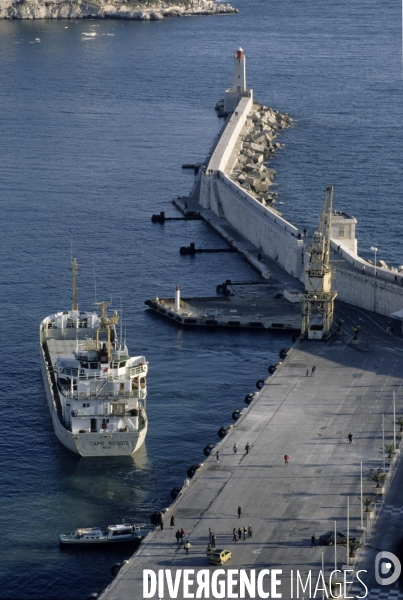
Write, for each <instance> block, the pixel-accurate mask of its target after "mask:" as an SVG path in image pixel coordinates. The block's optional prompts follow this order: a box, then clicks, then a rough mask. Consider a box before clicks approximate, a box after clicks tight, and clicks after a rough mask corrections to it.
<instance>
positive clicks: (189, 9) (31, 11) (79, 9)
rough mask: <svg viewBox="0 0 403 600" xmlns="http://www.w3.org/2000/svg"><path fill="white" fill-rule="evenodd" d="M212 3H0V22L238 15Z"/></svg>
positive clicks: (180, 0)
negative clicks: (3, 20)
mask: <svg viewBox="0 0 403 600" xmlns="http://www.w3.org/2000/svg"><path fill="white" fill-rule="evenodd" d="M238 12H239V11H238V10H237V9H236V8H233V7H232V6H231V5H230V4H216V1H215V0H173V1H172V2H169V0H165V1H163V0H144V1H143V2H141V1H136V0H131V1H127V0H115V1H111V0H109V1H106V0H60V1H58V0H46V1H45V2H43V1H41V0H2V1H1V2H0V19H87V18H93V19H108V18H109V19H130V20H138V21H159V20H161V19H164V18H165V17H185V16H191V15H218V14H230V13H238Z"/></svg>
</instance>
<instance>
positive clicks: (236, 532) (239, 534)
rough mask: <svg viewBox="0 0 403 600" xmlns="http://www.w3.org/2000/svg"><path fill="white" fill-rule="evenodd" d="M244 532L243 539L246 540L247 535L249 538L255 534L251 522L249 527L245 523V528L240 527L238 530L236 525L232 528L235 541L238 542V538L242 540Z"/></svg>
mask: <svg viewBox="0 0 403 600" xmlns="http://www.w3.org/2000/svg"><path fill="white" fill-rule="evenodd" d="M242 533H243V539H244V540H246V535H248V538H251V537H252V536H253V528H252V525H251V524H249V526H248V527H246V525H244V526H243V529H241V528H240V527H239V528H238V530H237V529H236V527H234V529H233V530H232V541H233V542H237V541H238V540H241V539H242Z"/></svg>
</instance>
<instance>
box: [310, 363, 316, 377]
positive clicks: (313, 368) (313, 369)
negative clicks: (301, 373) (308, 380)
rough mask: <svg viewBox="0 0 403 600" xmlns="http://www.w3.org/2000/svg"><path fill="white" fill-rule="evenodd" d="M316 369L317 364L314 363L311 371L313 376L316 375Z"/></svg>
mask: <svg viewBox="0 0 403 600" xmlns="http://www.w3.org/2000/svg"><path fill="white" fill-rule="evenodd" d="M315 371H316V367H315V365H313V367H312V371H311V377H315Z"/></svg>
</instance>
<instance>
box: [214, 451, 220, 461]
mask: <svg viewBox="0 0 403 600" xmlns="http://www.w3.org/2000/svg"><path fill="white" fill-rule="evenodd" d="M215 457H216V459H217V462H220V451H219V450H217V452H216V453H215Z"/></svg>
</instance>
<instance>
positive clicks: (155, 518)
mask: <svg viewBox="0 0 403 600" xmlns="http://www.w3.org/2000/svg"><path fill="white" fill-rule="evenodd" d="M150 521H151V523H152V524H153V525H158V524H159V522H160V511H159V510H157V511H155V513H153V514H152V515H151V517H150Z"/></svg>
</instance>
